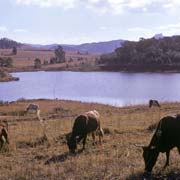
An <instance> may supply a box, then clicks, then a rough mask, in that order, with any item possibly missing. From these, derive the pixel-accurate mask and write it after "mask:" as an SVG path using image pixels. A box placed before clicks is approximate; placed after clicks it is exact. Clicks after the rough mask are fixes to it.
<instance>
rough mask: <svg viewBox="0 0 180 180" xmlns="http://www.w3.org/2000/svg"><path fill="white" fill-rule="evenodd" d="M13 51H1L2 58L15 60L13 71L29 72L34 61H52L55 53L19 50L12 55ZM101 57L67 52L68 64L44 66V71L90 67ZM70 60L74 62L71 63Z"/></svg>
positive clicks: (50, 51)
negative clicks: (37, 59)
mask: <svg viewBox="0 0 180 180" xmlns="http://www.w3.org/2000/svg"><path fill="white" fill-rule="evenodd" d="M11 52H12V50H11V49H0V57H11V58H12V59H13V66H14V67H13V68H12V69H11V71H27V70H32V67H33V66H34V60H35V59H36V58H39V59H40V60H41V63H42V64H43V62H44V60H47V61H50V58H51V57H54V51H52V50H38V49H32V50H31V49H18V50H17V55H12V54H11ZM97 57H99V55H97V54H87V55H86V54H77V52H66V62H65V63H61V64H49V65H46V66H42V68H41V69H42V70H48V69H51V70H52V69H53V68H54V69H57V68H64V67H66V66H67V64H68V67H69V68H72V67H76V66H83V65H84V64H85V65H86V66H90V65H92V64H94V61H95V59H96V58H97ZM70 59H72V60H73V61H72V62H71V61H70Z"/></svg>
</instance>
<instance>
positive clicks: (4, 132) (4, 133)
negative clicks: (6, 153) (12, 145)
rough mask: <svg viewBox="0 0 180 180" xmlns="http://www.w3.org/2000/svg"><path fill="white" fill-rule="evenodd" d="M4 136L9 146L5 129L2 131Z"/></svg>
mask: <svg viewBox="0 0 180 180" xmlns="http://www.w3.org/2000/svg"><path fill="white" fill-rule="evenodd" d="M2 134H3V136H4V138H5V140H6V143H7V144H9V139H8V133H7V131H6V130H5V129H3V130H2Z"/></svg>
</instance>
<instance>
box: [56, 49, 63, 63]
mask: <svg viewBox="0 0 180 180" xmlns="http://www.w3.org/2000/svg"><path fill="white" fill-rule="evenodd" d="M54 53H55V56H56V62H57V63H63V62H65V51H64V50H63V48H62V46H58V47H57V49H55V52H54Z"/></svg>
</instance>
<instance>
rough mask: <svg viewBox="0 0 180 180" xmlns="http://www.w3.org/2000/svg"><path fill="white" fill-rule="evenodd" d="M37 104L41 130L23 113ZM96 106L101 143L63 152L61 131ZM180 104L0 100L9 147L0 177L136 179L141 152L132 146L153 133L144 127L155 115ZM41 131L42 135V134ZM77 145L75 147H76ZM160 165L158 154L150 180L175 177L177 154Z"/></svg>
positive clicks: (140, 168) (0, 157) (144, 141)
mask: <svg viewBox="0 0 180 180" xmlns="http://www.w3.org/2000/svg"><path fill="white" fill-rule="evenodd" d="M30 102H33V103H37V104H39V106H40V109H41V116H42V118H44V119H45V122H46V126H45V128H44V127H42V125H41V124H40V123H39V121H38V120H37V118H36V116H35V114H33V113H29V114H25V113H24V110H25V108H26V106H27V105H28V103H30ZM92 109H96V110H98V111H99V112H100V114H101V121H102V127H103V128H104V129H105V137H104V141H103V144H102V145H99V144H97V145H95V146H93V145H92V138H91V137H88V143H87V148H86V150H85V151H84V152H80V151H79V153H78V154H77V155H76V156H71V155H69V154H68V149H67V145H66V139H65V134H67V133H69V132H70V131H71V128H72V125H73V120H74V118H75V117H76V116H77V115H78V114H80V113H83V112H85V111H88V110H92ZM179 109H180V103H165V104H162V109H161V112H160V114H159V110H158V109H157V108H152V109H149V108H148V106H130V107H122V108H118V107H112V106H107V105H100V104H92V103H81V102H74V101H63V100H22V101H17V102H13V103H11V104H7V103H5V104H1V106H0V119H1V120H3V119H5V120H7V121H9V134H10V146H9V151H5V152H3V151H2V152H1V153H0V172H1V174H0V180H9V179H12V180H15V179H16V180H32V179H35V180H45V179H47V180H50V179H52V180H54V179H71V178H72V179H133V180H134V179H141V176H142V173H143V169H144V162H143V158H142V150H141V149H139V148H136V147H135V146H134V144H148V143H149V141H150V139H151V137H152V134H153V131H149V130H148V127H150V126H151V125H152V124H154V123H156V122H158V121H159V116H161V117H162V116H165V115H167V114H176V113H178V112H179ZM44 131H45V133H46V135H47V138H48V139H46V138H45V137H44ZM79 149H80V147H79ZM164 163H165V155H163V154H161V155H160V157H159V159H158V163H157V164H156V166H155V168H154V171H153V173H154V177H155V178H158V179H159V178H160V177H162V178H165V177H167V176H169V177H170V176H174V177H175V176H178V174H176V172H178V171H179V170H180V169H179V168H178V167H180V160H179V155H178V152H177V150H176V149H174V150H173V152H172V153H171V155H170V164H171V165H170V167H168V168H167V169H166V170H165V171H164V172H163V173H162V174H161V175H159V174H158V172H159V171H160V170H161V168H162V166H163V165H164Z"/></svg>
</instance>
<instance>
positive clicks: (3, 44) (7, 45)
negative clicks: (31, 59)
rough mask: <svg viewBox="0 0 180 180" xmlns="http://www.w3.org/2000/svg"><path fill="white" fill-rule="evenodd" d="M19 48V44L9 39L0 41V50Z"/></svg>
mask: <svg viewBox="0 0 180 180" xmlns="http://www.w3.org/2000/svg"><path fill="white" fill-rule="evenodd" d="M20 46H21V43H18V42H16V41H13V40H11V39H8V38H1V39H0V49H11V48H14V47H20Z"/></svg>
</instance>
